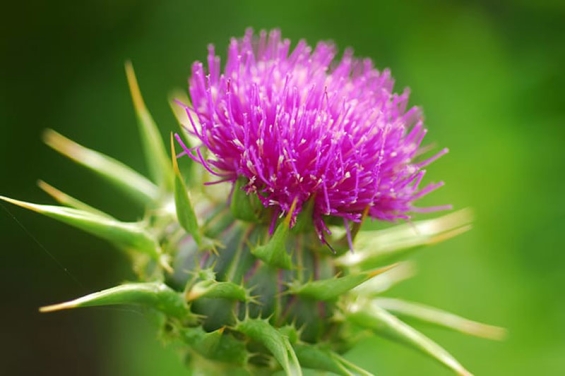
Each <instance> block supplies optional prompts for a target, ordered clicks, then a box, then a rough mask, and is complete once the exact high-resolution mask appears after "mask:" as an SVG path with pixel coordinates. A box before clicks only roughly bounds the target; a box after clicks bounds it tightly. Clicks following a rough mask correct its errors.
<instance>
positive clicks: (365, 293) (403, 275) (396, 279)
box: [353, 261, 416, 298]
mask: <svg viewBox="0 0 565 376" xmlns="http://www.w3.org/2000/svg"><path fill="white" fill-rule="evenodd" d="M394 265H396V267H394V268H392V269H390V270H388V271H386V272H384V273H382V274H379V275H378V276H376V277H375V278H371V279H370V280H368V281H367V282H365V283H362V284H360V285H359V286H357V287H356V288H355V289H354V290H353V291H354V292H355V294H357V295H359V296H362V297H364V298H371V297H376V296H380V294H382V293H383V292H385V291H387V290H388V289H390V288H392V287H393V286H395V285H396V284H398V283H400V282H402V281H404V280H406V279H408V278H411V277H413V276H414V274H416V267H415V266H414V264H413V263H412V262H410V261H402V262H399V263H397V264H394Z"/></svg>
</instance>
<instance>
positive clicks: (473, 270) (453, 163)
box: [0, 0, 565, 375]
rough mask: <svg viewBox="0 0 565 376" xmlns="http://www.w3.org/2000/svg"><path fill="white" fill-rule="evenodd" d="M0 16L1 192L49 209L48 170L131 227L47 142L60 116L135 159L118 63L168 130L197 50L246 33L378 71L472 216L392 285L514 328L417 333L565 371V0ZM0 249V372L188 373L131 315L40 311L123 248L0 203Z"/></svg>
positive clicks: (109, 277)
mask: <svg viewBox="0 0 565 376" xmlns="http://www.w3.org/2000/svg"><path fill="white" fill-rule="evenodd" d="M1 18H2V20H1V22H0V30H1V33H0V53H1V59H0V131H1V133H0V134H1V136H0V177H1V178H0V194H2V195H6V196H10V197H14V198H19V199H24V200H28V201H32V202H40V203H51V202H52V201H51V200H50V199H49V198H48V197H47V196H46V195H45V194H43V193H42V192H41V191H40V190H39V189H38V188H37V187H36V185H35V183H36V179H38V178H41V179H44V180H46V181H47V182H49V183H51V184H53V185H55V186H56V187H58V188H61V189H63V190H65V191H66V192H68V193H70V194H71V195H73V196H76V197H79V198H81V199H83V200H84V201H86V202H88V203H90V204H92V205H94V206H97V207H100V208H102V209H103V210H106V211H109V212H111V213H113V214H115V215H116V216H117V217H118V218H122V219H129V220H133V219H136V218H137V217H138V216H139V215H140V213H141V208H139V207H135V206H134V205H135V204H134V203H133V202H130V201H129V200H128V199H127V198H124V197H123V196H121V195H120V194H119V192H116V191H114V190H112V189H110V188H106V186H105V185H104V184H98V182H97V181H96V180H95V178H94V177H93V176H92V175H91V174H89V173H88V172H86V171H83V170H82V169H80V168H78V167H77V166H75V165H73V164H72V163H71V162H68V161H66V160H64V159H63V158H62V157H60V156H59V155H57V154H56V153H54V152H53V151H51V150H49V149H48V148H47V147H45V146H44V145H42V143H41V141H40V134H41V131H42V130H43V129H45V128H54V129H55V130H57V131H59V132H61V133H63V134H64V135H66V136H68V137H70V138H72V139H74V140H76V141H78V142H79V143H82V144H84V145H87V146H89V147H92V148H94V149H97V150H100V151H102V152H104V153H107V154H109V155H111V156H113V157H116V158H117V159H119V160H122V161H125V162H126V163H128V164H129V165H131V166H133V167H135V168H136V169H138V170H140V171H145V166H143V158H142V155H141V149H140V146H139V142H138V135H137V130H136V125H135V119H134V114H133V110H132V106H131V102H130V98H129V94H128V89H127V85H126V80H125V75H124V70H123V63H124V61H125V60H126V59H131V60H132V61H133V63H134V66H135V68H136V71H137V75H138V78H139V81H140V85H141V88H142V92H143V93H144V95H145V98H146V101H147V104H148V106H149V108H150V109H151V111H152V112H153V115H154V116H155V118H156V119H157V121H158V123H159V124H160V126H161V129H162V131H163V134H164V135H168V134H169V132H170V131H171V130H175V129H176V123H175V121H174V119H173V116H172V115H171V113H170V109H169V106H168V102H167V96H168V95H169V93H170V92H171V90H173V89H176V88H185V86H186V79H187V77H188V74H189V69H190V65H191V63H192V62H193V61H194V60H198V59H200V60H202V59H204V58H205V56H206V45H207V44H208V43H214V44H216V46H217V50H218V51H222V52H223V51H225V48H226V46H227V43H228V38H229V37H231V36H241V35H242V34H243V31H244V29H245V28H246V27H248V26H252V27H254V28H255V29H256V30H258V29H261V28H273V27H279V28H281V29H282V31H283V35H284V36H286V37H288V38H290V39H291V40H293V41H296V40H298V39H300V38H306V39H307V40H308V42H310V43H311V44H314V43H315V42H316V41H318V40H320V39H332V40H334V41H335V42H336V43H337V44H338V46H339V47H340V49H341V50H343V48H345V47H347V46H352V47H353V48H354V49H355V52H356V55H357V56H367V57H370V58H372V59H373V60H374V61H375V64H376V65H377V67H379V68H385V67H390V68H391V69H392V72H393V75H394V76H395V77H396V79H397V85H398V86H397V88H398V90H401V89H402V88H403V87H405V86H409V87H410V88H411V89H412V97H411V103H412V104H418V105H423V107H424V110H425V114H426V122H427V127H428V128H429V134H428V137H427V142H429V143H432V142H433V143H435V144H437V145H439V146H448V147H449V148H450V150H451V152H450V154H448V155H447V156H446V157H444V158H442V159H441V160H440V161H438V162H436V163H434V164H433V166H431V168H430V169H429V173H428V179H431V180H445V182H446V187H444V188H442V189H441V190H440V191H438V192H437V193H434V194H433V195H430V196H429V197H427V198H426V200H425V203H428V204H443V203H452V204H453V205H454V207H455V208H463V207H472V208H474V210H475V213H476V222H475V224H474V229H473V230H472V231H471V232H469V233H466V234H464V235H462V236H460V237H458V238H456V239H453V240H450V241H449V242H447V243H445V244H441V245H438V246H435V247H433V248H430V249H428V250H427V251H426V252H423V253H421V254H419V255H418V256H417V262H418V269H419V274H418V275H417V276H416V278H414V279H413V280H411V281H407V282H405V283H404V284H403V285H401V286H398V287H396V288H395V289H393V290H392V291H390V292H389V294H388V295H390V296H401V297H404V298H406V299H409V300H415V301H421V302H425V303H429V304H432V305H435V306H438V307H441V308H445V309H448V310H451V311H453V312H456V313H459V314H462V315H465V316H468V317H470V318H473V319H477V320H480V321H485V322H488V323H492V324H497V325H501V326H505V327H507V328H508V329H509V336H508V338H507V340H506V341H504V342H501V343H496V342H489V341H487V340H481V339H475V338H470V337H464V336H462V335H458V334H454V333H448V332H445V331H441V330H436V329H429V328H422V330H423V331H424V332H425V333H426V334H429V335H430V336H432V337H433V338H435V339H436V340H437V341H438V342H439V343H440V344H442V345H444V346H445V347H446V348H448V349H449V350H450V351H451V352H452V353H453V354H454V355H455V356H456V357H457V358H459V359H460V361H461V362H462V363H463V364H464V365H465V366H467V367H468V368H469V369H470V370H471V371H472V372H473V373H475V374H476V375H532V374H536V375H538V374H539V375H558V374H565V299H564V296H563V291H564V288H565V252H564V251H565V241H564V240H563V237H564V232H565V177H564V175H563V172H562V171H561V168H564V167H565V163H564V162H565V156H564V149H565V147H564V146H565V128H564V127H563V124H564V122H565V96H564V95H563V90H564V88H565V69H564V66H565V21H564V20H565V2H563V1H559V0H553V1H551V0H546V1H538V2H534V1H526V0H523V1H510V0H507V1H503V0H502V1H496V2H491V1H486V0H483V1H477V2H470V1H414V2H408V1H407V2H392V1H386V2H384V1H382V2H381V1H364V2H359V1H304V0H302V1H280V2H267V1H233V2H232V1H211V0H208V1H204V2H192V1H174V0H170V1H145V2H136V1H132V0H121V1H119V0H117V1H98V2H93V1H86V2H74V1H51V2H47V1H39V0H30V1H26V2H15V3H11V4H10V6H9V8H7V7H5V8H4V10H3V11H2V16H1ZM5 209H7V210H5ZM0 245H1V248H2V249H1V252H0V257H1V260H0V286H1V287H0V288H1V295H0V335H1V339H2V340H1V341H0V374H2V375H183V374H186V371H184V370H183V368H182V366H181V365H180V361H179V359H178V358H177V356H176V354H175V353H174V351H172V350H171V349H164V347H163V346H162V345H161V344H160V343H159V342H158V341H157V340H156V339H155V334H154V330H153V327H152V324H151V323H150V322H148V321H147V320H146V319H145V318H144V317H143V316H141V315H140V314H138V313H136V312H135V311H132V310H127V309H114V308H113V309H107V308H100V309H84V310H76V311H72V312H60V313H54V314H39V313H38V312H37V308H38V307H39V306H41V305H45V304H49V303H55V302H59V301H63V300H68V299H70V298H74V297H78V296H81V295H84V294H87V293H90V292H93V291H96V290H99V289H102V288H106V287H109V286H113V285H115V284H117V283H120V282H121V281H124V280H126V279H128V278H131V277H132V274H131V271H130V270H129V268H128V266H127V259H126V257H125V256H124V255H122V254H120V253H119V252H117V251H115V250H114V249H113V248H112V247H111V246H109V245H107V244H106V243H104V242H102V241H99V240H97V239H95V238H93V237H91V236H88V235H85V234H83V233H81V232H79V231H77V230H74V229H71V228H70V227H67V226H65V225H62V224H59V223H56V222H54V221H52V220H49V219H47V218H43V217H40V216H38V215H36V214H32V213H28V212H26V211H24V210H21V209H18V208H15V207H12V206H8V205H7V204H5V205H4V207H3V208H0ZM349 357H350V358H352V359H354V360H356V361H357V362H359V363H360V364H361V365H362V366H365V367H367V368H368V369H370V370H372V371H374V372H377V373H378V374H380V375H449V374H450V373H449V372H448V371H445V370H444V369H443V368H442V367H441V366H439V365H436V364H435V363H433V362H432V361H430V360H428V359H427V358H424V357H423V356H421V355H419V354H417V353H413V352H411V351H409V350H406V349H404V348H402V347H401V346H399V345H397V344H394V343H389V342H386V341H384V340H373V341H367V342H364V343H363V344H362V345H360V346H358V347H357V348H356V349H355V350H354V351H352V353H351V354H349Z"/></svg>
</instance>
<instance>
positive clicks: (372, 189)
mask: <svg viewBox="0 0 565 376" xmlns="http://www.w3.org/2000/svg"><path fill="white" fill-rule="evenodd" d="M334 57H335V51H334V47H333V46H332V45H330V44H327V43H320V44H318V46H317V47H316V48H315V49H314V50H313V51H311V49H310V47H308V46H307V45H306V43H305V42H299V44H298V45H297V46H296V47H295V49H294V50H293V51H292V52H290V47H289V42H288V41H287V40H281V39H280V34H279V32H278V31H273V32H271V33H270V34H269V36H268V37H267V34H266V33H265V32H261V34H260V35H259V37H258V38H254V37H253V34H252V32H251V31H248V32H247V34H246V35H245V37H244V38H243V39H242V40H240V41H238V40H232V42H231V44H230V48H229V51H228V59H227V63H226V67H225V69H224V73H223V74H221V73H220V61H219V59H218V58H217V57H216V56H215V52H214V49H213V48H212V47H211V48H210V50H209V56H208V73H205V72H204V68H203V66H202V65H201V64H200V63H196V64H195V65H194V66H193V73H192V77H191V79H190V88H189V91H190V96H191V99H192V103H190V102H189V100H188V98H184V99H181V102H184V103H186V104H185V105H184V107H183V108H182V111H179V106H178V105H176V104H175V105H174V106H173V108H174V110H175V112H176V114H177V117H178V119H179V121H180V123H181V124H182V126H183V127H182V128H181V129H182V133H181V134H180V135H176V138H177V140H178V141H179V143H180V144H181V146H182V148H183V152H182V153H181V154H180V155H184V154H187V155H188V156H190V157H191V159H192V160H194V161H196V162H198V163H196V164H195V163H190V164H191V166H190V167H191V168H190V169H189V172H188V173H187V174H186V175H182V174H181V172H180V168H179V165H178V164H179V163H185V162H191V159H189V158H182V159H180V160H179V161H177V157H176V151H175V144H174V143H173V138H172V136H171V149H172V150H171V154H172V158H170V157H168V155H167V153H166V151H165V150H166V149H165V146H164V144H163V142H162V140H161V139H160V137H159V132H158V130H157V127H156V125H155V123H154V121H153V119H152V117H151V115H150V114H149V112H148V111H147V109H146V107H145V104H144V102H143V99H142V97H141V94H140V91H139V87H138V85H137V80H136V78H135V75H134V72H133V68H132V67H131V65H130V64H129V63H128V64H126V73H127V76H128V81H129V84H130V89H131V93H132V97H133V102H134V106H135V109H136V114H137V118H138V124H139V130H140V133H141V139H142V144H143V147H144V151H145V157H146V160H147V163H148V167H149V172H150V175H151V180H149V179H147V178H146V177H144V176H142V175H140V174H138V173H137V172H135V171H133V170H131V169H130V168H129V167H127V166H125V165H123V164H121V163H120V162H118V161H116V160H114V159H112V158H110V157H107V156H105V155H102V154H100V153H97V152H95V151H93V150H90V149H87V148H85V147H83V146H81V145H78V144H76V143H74V142H73V141H71V140H69V139H67V138H65V137H64V136H62V135H60V134H58V133H56V132H55V131H52V130H48V131H46V132H45V134H44V140H45V142H46V143H47V145H49V146H50V147H52V148H53V149H55V150H56V151H58V152H60V153H62V154H63V155H66V156H67V157H69V158H71V159H73V160H74V161H75V162H77V163H79V164H81V165H83V166H84V167H87V168H89V169H91V170H93V171H94V172H95V173H98V174H99V175H100V176H101V177H102V178H104V179H105V180H107V181H108V182H109V183H111V184H113V185H115V186H116V187H118V188H120V189H121V190H123V191H124V192H125V193H126V194H127V195H128V196H129V197H132V198H133V199H135V200H137V201H139V202H141V203H143V204H144V205H145V206H146V209H147V210H146V214H145V216H144V218H143V219H142V220H141V221H139V222H122V221H119V220H118V219H115V218H114V217H112V216H111V215H110V214H107V213H104V212H101V211H99V210H97V209H95V208H92V207H91V206H89V205H87V204H85V203H83V202H81V201H79V200H77V199H75V198H73V197H71V196H69V195H67V194H65V193H63V192H61V191H59V190H57V189H56V188H54V187H52V186H50V185H48V184H47V183H44V182H41V183H40V187H41V188H42V189H44V190H45V191H46V192H47V193H48V194H50V195H51V196H52V197H53V198H54V199H55V200H56V201H58V202H59V203H60V204H62V206H51V205H37V204H31V203H27V202H23V201H18V200H14V199H10V198H6V197H1V196H0V198H1V199H3V200H5V201H8V202H11V203H13V204H16V205H19V206H22V207H25V208H28V209H30V210H34V211H37V212H39V213H41V214H44V215H47V216H50V217H53V218H55V219H57V220H60V221H63V222H65V223H68V224H70V225H72V226H75V227H77V228H80V229H82V230H85V231H87V232H89V233H91V234H93V235H95V236H98V237H101V238H104V239H106V240H108V241H109V242H110V243H112V244H114V245H115V246H116V247H117V248H119V249H122V250H124V251H126V252H128V254H129V255H131V258H132V266H133V268H134V270H135V271H136V273H137V276H138V280H136V281H133V282H131V283H125V284H122V285H119V286H116V287H112V288H109V289H106V290H103V291H100V292H96V293H93V294H90V295H87V296H84V297H82V298H79V299H76V300H72V301H69V302H66V303H61V304H56V305H52V306H47V307H43V308H41V310H42V311H44V312H49V311H56V310H60V309H67V308H76V307H88V306H97V305H111V304H128V305H134V306H142V307H144V308H149V309H151V310H152V311H154V312H155V313H156V314H157V315H158V316H159V317H160V318H161V320H160V322H161V327H160V333H161V335H162V336H163V337H164V338H167V339H169V340H171V341H175V342H177V343H179V344H180V347H181V348H182V349H184V354H185V355H186V357H185V361H186V363H187V366H188V367H190V368H192V369H193V370H195V371H197V372H199V373H200V374H210V375H217V374H226V373H232V372H233V373H237V374H251V375H255V374H260V375H268V374H272V373H273V372H276V371H278V370H283V371H284V372H285V373H286V374H287V375H301V374H302V369H304V368H312V369H317V370H321V371H328V372H331V373H334V374H338V375H370V373H369V372H368V371H366V370H364V369H362V368H360V367H358V366H356V365H355V364H352V363H351V362H349V361H348V360H346V359H345V358H343V357H342V354H343V353H345V352H346V351H347V350H348V349H350V348H351V347H352V346H354V345H355V344H356V343H357V341H358V340H359V339H360V338H363V337H364V336H367V335H383V336H386V337H388V338H392V339H394V340H396V341H398V342H401V343H403V344H405V345H407V346H409V347H412V348H414V349H415V350H417V351H420V352H422V353H424V354H425V355H428V356H429V357H431V358H433V359H435V360H436V361H438V362H440V363H441V364H443V365H444V366H446V367H448V368H450V369H452V370H453V371H455V372H456V373H457V374H459V375H469V374H470V373H469V372H468V371H467V370H466V369H465V368H463V366H461V364H459V363H458V362H457V360H455V358H454V357H452V356H451V355H450V354H449V353H448V352H447V351H446V350H444V349H443V348H442V347H440V346H439V345H438V344H436V343H435V342H433V341H432V340H431V339H429V338H427V337H426V336H424V335H423V334H422V333H420V332H419V331H417V330H416V329H414V328H413V327H411V326H409V325H407V324H406V323H404V322H403V321H402V320H401V319H402V318H404V317H407V318H411V319H416V320H417V321H420V322H423V323H427V324H433V325H436V326H438V325H439V326H442V327H445V328H448V329H453V330H457V331H461V332H463V333H467V334H472V335H477V336H482V337H487V338H500V337H501V336H502V335H503V334H504V332H503V330H502V329H500V328H496V327H491V326H487V325H484V324H479V323H476V322H473V321H469V320H466V319H463V318H460V317H458V316H455V315H452V314H449V313H446V312H443V311H441V310H437V309H435V308H431V307H427V306H422V305H419V304H415V303H410V302H406V301H403V300H399V299H391V298H384V297H381V294H382V293H383V292H386V290H387V289H388V288H389V287H391V286H392V285H394V284H395V283H398V282H400V281H402V280H404V279H406V278H408V277H410V276H411V275H412V270H413V268H412V267H410V264H408V263H407V262H406V261H404V260H405V259H406V258H407V257H408V256H409V255H410V254H411V253H412V252H414V251H415V250H416V249H419V248H421V247H422V246H426V245H431V244H434V243H437V242H439V241H443V240H446V239H449V238H451V237H453V236H455V235H458V234H459V233H461V232H464V231H466V230H468V229H469V222H470V215H469V212H468V211H465V210H464V211H459V212H455V213H451V214H447V215H444V216H443V217H439V218H436V219H432V220H427V221H419V222H412V223H410V224H401V225H398V226H395V227H391V228H388V229H386V230H377V231H375V230H372V231H369V230H363V229H361V224H362V221H363V219H364V218H366V217H371V218H375V219H379V220H387V221H394V220H398V219H408V218H410V217H409V215H410V214H409V213H411V212H416V211H422V210H424V211H426V210H436V209H438V208H441V207H435V208H425V209H421V208H416V207H414V201H416V200H417V199H419V198H420V197H422V196H423V195H425V194H427V193H429V192H430V191H432V190H433V189H435V188H437V187H439V185H440V184H431V185H427V186H424V187H423V188H420V182H421V180H422V177H423V175H424V170H422V168H423V167H425V166H426V165H428V164H429V163H431V162H432V161H433V160H435V159H436V158H437V157H439V156H441V155H442V154H444V153H445V151H441V152H439V153H437V154H436V155H434V156H432V157H430V158H427V159H424V160H422V161H416V158H417V157H418V155H419V154H421V152H422V148H420V143H421V142H422V138H423V136H424V134H425V130H424V128H423V124H422V119H421V114H420V111H419V110H418V109H417V108H410V109H407V101H408V93H407V92H404V93H403V94H401V95H397V94H394V93H393V92H392V89H393V87H392V86H393V85H392V79H391V77H390V74H389V72H388V71H383V72H378V71H377V70H376V69H374V68H373V67H372V64H371V62H370V61H369V60H362V61H361V60H355V59H354V58H353V57H352V53H351V52H350V51H347V52H346V53H345V54H344V56H343V57H342V59H341V60H340V62H339V63H337V64H335V65H332V64H333V63H332V61H333V60H334ZM183 136H186V137H184V139H183ZM189 142H191V143H192V144H189ZM187 144H189V146H187ZM210 176H211V177H210ZM202 177H203V178H204V179H202ZM203 180H205V183H206V184H202V181H203ZM222 182H223V183H224V185H226V184H227V185H229V184H231V188H232V192H231V194H228V193H226V194H225V195H224V196H223V197H222V196H220V198H218V197H217V196H214V195H212V194H211V193H210V191H211V187H210V186H209V184H212V183H222ZM226 182H229V183H226ZM330 230H331V231H330ZM320 240H321V241H320ZM326 245H329V246H330V247H331V248H332V250H334V252H329V251H328V249H327V247H326ZM350 249H354V252H348V250H350ZM177 347H178V346H177Z"/></svg>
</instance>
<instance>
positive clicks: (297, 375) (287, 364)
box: [235, 318, 302, 376]
mask: <svg viewBox="0 0 565 376" xmlns="http://www.w3.org/2000/svg"><path fill="white" fill-rule="evenodd" d="M235 330H237V331H239V332H241V333H243V334H245V335H246V336H248V337H249V338H251V339H252V340H254V341H256V342H259V343H261V344H263V346H265V347H266V348H267V349H268V350H269V351H270V352H271V354H273V356H274V357H275V359H276V360H277V361H278V362H279V364H280V365H281V367H282V368H283V369H284V371H285V373H286V374H287V375H288V376H301V375H302V370H301V368H300V363H299V362H298V358H297V357H296V354H295V352H294V349H293V348H292V346H291V344H290V342H289V341H288V338H287V337H286V336H284V335H282V334H281V333H279V331H277V330H276V329H275V328H273V327H272V326H271V325H270V324H269V323H268V321H266V320H260V319H250V318H246V319H245V320H243V321H240V322H238V323H237V325H236V326H235Z"/></svg>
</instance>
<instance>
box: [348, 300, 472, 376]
mask: <svg viewBox="0 0 565 376" xmlns="http://www.w3.org/2000/svg"><path fill="white" fill-rule="evenodd" d="M346 315H347V318H348V319H349V321H350V322H352V323H354V324H356V325H358V326H359V327H361V328H366V329H370V330H372V331H373V332H375V333H376V334H379V335H382V336H383V337H387V338H389V339H392V340H394V341H397V342H400V343H402V344H404V345H406V346H408V347H411V348H413V349H415V350H418V351H420V352H422V353H424V354H425V355H428V356H430V357H431V358H433V359H435V360H437V361H438V362H440V363H441V364H443V365H444V366H446V367H447V368H449V369H451V370H453V371H455V372H456V373H457V374H458V375H460V376H471V373H469V371H467V370H466V369H465V368H463V366H462V365H461V364H459V362H458V361H457V360H456V359H455V358H454V357H453V356H452V355H451V354H449V353H448V352H447V351H446V350H445V349H443V348H442V347H441V346H439V345H438V344H437V343H435V342H434V341H432V340H431V339H429V338H428V337H426V336H425V335H423V334H422V333H420V332H418V331H417V330H416V329H414V328H412V327H411V326H409V325H407V324H405V323H404V322H402V321H400V320H399V319H397V318H396V317H395V316H393V315H391V314H390V313H388V312H387V311H385V310H384V309H382V308H380V307H379V306H378V305H376V304H375V303H374V302H362V301H358V302H355V303H352V304H350V305H349V306H348V307H347V312H346Z"/></svg>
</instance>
